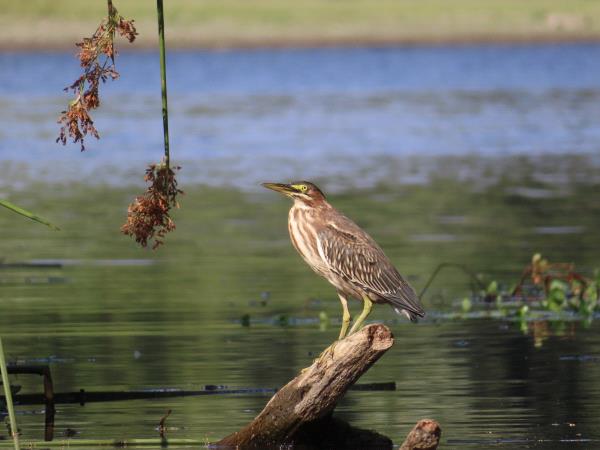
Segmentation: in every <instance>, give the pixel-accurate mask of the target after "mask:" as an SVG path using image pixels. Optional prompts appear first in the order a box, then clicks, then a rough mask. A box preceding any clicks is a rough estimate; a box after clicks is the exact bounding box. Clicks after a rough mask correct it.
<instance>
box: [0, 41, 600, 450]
mask: <svg viewBox="0 0 600 450" xmlns="http://www.w3.org/2000/svg"><path fill="white" fill-rule="evenodd" d="M599 61H600V46H598V45H564V46H535V47H530V46H516V47H515V46H486V47H461V48H444V47H439V48H400V49H368V50H366V49H344V50H337V49H328V50H294V51H292V50H278V51H250V52H237V51H229V52H174V53H172V54H170V57H169V77H170V78H169V80H170V94H171V119H172V127H171V131H172V151H173V155H174V156H175V158H176V159H177V160H178V162H180V163H181V164H182V166H183V169H182V172H181V181H182V187H183V188H184V190H185V191H186V195H185V196H184V197H183V198H182V199H181V209H180V210H179V211H176V212H175V220H176V223H177V230H176V232H175V233H173V234H172V235H171V236H169V237H168V238H167V245H166V246H165V247H164V248H162V249H161V250H159V251H158V252H151V251H147V250H141V249H139V248H137V247H136V246H135V244H134V243H132V242H131V241H130V240H128V239H127V238H126V237H124V236H122V235H120V234H119V232H118V230H119V226H120V225H121V223H122V222H123V221H124V216H125V211H126V207H127V204H128V203H129V202H130V201H131V199H132V198H133V196H134V195H136V194H139V193H140V192H141V189H142V182H141V175H142V173H143V167H144V165H145V164H146V163H148V162H153V161H156V160H158V159H159V158H160V154H161V150H160V146H161V142H162V138H161V120H160V116H159V111H160V105H159V101H158V64H157V57H156V55H154V54H150V53H148V54H144V53H139V54H123V55H122V58H121V59H120V60H119V62H118V64H119V68H120V70H121V73H122V79H121V80H119V81H118V82H116V83H111V84H109V85H107V86H106V98H105V100H104V104H103V106H102V108H101V110H100V111H98V113H97V115H96V117H97V125H98V128H99V129H100V131H101V133H102V136H103V137H102V140H101V141H99V142H94V141H91V140H90V141H89V147H88V150H87V151H86V152H85V153H83V154H80V153H79V150H78V148H76V147H73V146H71V147H67V148H62V147H59V146H56V145H55V144H54V143H53V139H54V137H55V135H56V134H57V127H56V124H55V123H54V121H55V118H56V114H57V112H58V111H60V110H61V109H62V108H63V107H64V104H65V102H66V97H65V96H64V95H61V93H60V89H61V88H62V87H63V86H64V85H66V84H67V82H68V80H70V79H71V78H75V76H76V72H77V67H76V63H74V60H73V58H72V56H71V55H67V54H2V55H0V62H1V63H2V66H3V67H5V68H10V70H3V71H2V72H1V73H0V118H1V120H2V124H3V125H2V127H1V128H0V160H1V161H2V164H1V165H0V197H1V198H9V199H10V200H11V201H13V202H15V203H17V204H19V205H22V206H24V207H27V208H31V209H33V210H35V211H36V212H38V213H40V214H43V215H44V216H46V217H48V218H50V219H51V220H52V221H53V222H55V223H57V224H58V225H60V227H61V229H62V231H61V232H51V231H49V230H47V229H46V228H44V227H41V226H39V225H38V224H34V223H32V222H28V221H24V220H23V219H21V218H19V217H17V216H16V215H11V214H10V213H7V212H6V213H4V212H1V213H0V226H1V229H2V239H1V240H0V259H1V260H2V261H3V262H5V263H15V262H33V263H48V262H55V263H58V264H60V265H61V267H60V268H48V267H46V268H31V267H29V268H27V267H25V268H24V267H11V268H9V267H3V268H1V269H0V329H1V330H2V331H1V333H2V336H3V340H4V346H5V348H6V351H7V353H8V357H9V359H10V360H11V361H13V362H18V363H21V364H26V363H29V364H44V363H47V364H50V367H51V369H52V373H53V376H54V381H55V385H56V390H57V391H78V390H79V389H86V390H88V391H93V390H120V389H121V390H132V389H146V388H165V387H166V388H180V389H197V388H202V387H203V386H205V385H209V384H210V385H224V386H229V387H257V388H277V387H279V386H282V385H283V384H284V383H286V382H287V381H288V380H289V379H290V378H291V377H293V376H294V375H295V374H296V373H297V372H298V370H300V369H301V368H303V367H305V366H307V365H308V364H310V363H311V361H312V360H313V358H314V357H315V356H316V355H317V354H318V353H319V352H320V351H321V350H322V349H323V348H324V347H326V346H327V345H329V343H330V342H331V341H332V340H333V339H334V338H335V337H336V336H337V333H338V327H339V319H340V315H341V314H340V306H339V301H338V300H337V298H336V295H335V292H334V290H333V289H332V288H331V287H330V286H329V285H328V284H327V283H326V282H324V281H322V280H320V279H319V278H318V277H317V276H316V275H314V274H313V273H312V272H311V271H310V270H309V269H308V268H307V267H305V265H304V263H303V262H302V261H301V260H300V258H299V257H298V256H297V255H296V254H295V253H294V251H293V249H292V248H291V245H290V243H289V239H288V237H287V231H286V217H287V208H288V206H289V204H288V203H287V201H286V200H285V199H282V198H279V197H278V196H277V195H276V194H274V193H272V192H267V191H265V192H261V191H260V189H259V187H258V182H259V181H280V180H286V179H288V178H293V179H298V178H307V179H313V180H315V181H318V182H319V184H320V185H321V186H322V187H323V188H324V190H325V191H326V192H328V193H330V199H331V201H332V203H333V204H334V205H336V206H337V207H339V208H340V209H341V210H342V211H344V212H345V213H346V214H347V215H349V216H350V217H352V218H353V219H355V220H356V221H357V222H358V223H359V224H360V225H361V226H363V227H364V228H365V229H367V230H368V231H369V233H371V234H372V235H373V236H374V237H375V238H376V239H377V241H378V242H380V244H381V245H382V247H383V248H384V249H385V250H386V252H387V254H388V255H389V256H390V258H391V259H392V260H393V261H394V263H395V264H396V265H397V266H398V267H399V268H400V270H401V272H402V273H403V274H404V275H405V276H406V277H407V278H408V279H409V280H410V282H411V283H412V284H413V285H414V286H415V287H416V288H417V290H420V289H421V288H422V287H423V286H424V285H425V283H426V281H427V279H428V277H429V275H430V274H431V273H432V272H433V271H434V270H435V268H436V267H437V265H438V264H440V263H442V262H454V263H460V264H463V265H465V266H467V267H469V268H470V269H471V270H472V271H473V272H475V273H476V274H478V275H479V276H480V278H481V280H482V282H484V283H487V282H489V281H491V280H498V281H500V282H501V283H502V284H504V285H505V286H508V285H510V284H511V283H514V282H515V281H516V280H517V279H518V278H519V275H520V273H521V270H522V268H523V267H524V265H525V264H527V262H528V261H529V260H530V258H531V255H532V254H533V253H535V252H541V253H542V254H543V255H545V256H547V257H548V258H550V259H551V260H552V261H559V262H560V261H572V262H575V263H576V264H577V267H578V268H579V270H581V271H582V272H583V273H584V274H586V275H591V274H592V272H593V269H594V268H595V267H599V266H600V263H599V259H598V250H599V249H600V240H599V237H598V233H597V230H598V229H600V203H599V202H598V195H597V192H598V188H599V187H600V175H598V174H599V172H598V165H599V161H598V157H597V150H598V142H599V141H598V137H599V128H598V121H597V117H600V111H599V110H598V108H599V107H598V105H599V104H600V102H598V99H599V98H600V63H599ZM470 293H471V290H470V280H469V277H468V276H467V275H465V274H464V273H462V272H460V271H458V270H452V269H448V270H447V271H444V272H442V273H441V274H440V276H439V277H438V278H437V279H436V280H435V281H434V283H433V284H432V285H431V287H430V289H429V290H428V292H427V295H426V296H425V298H424V303H425V307H426V309H427V311H428V312H429V317H428V319H427V320H425V321H422V322H421V323H419V324H418V325H412V324H409V323H406V322H405V321H403V320H402V318H399V317H395V316H394V315H393V314H391V310H390V309H388V308H387V307H385V306H383V307H377V308H375V311H374V313H373V314H372V316H371V319H372V320H373V321H385V322H386V323H387V324H388V325H389V326H390V327H391V328H392V330H393V332H394V334H395V336H396V345H395V346H394V347H393V348H392V349H391V350H390V351H389V352H388V353H387V354H386V355H385V356H384V357H383V358H382V359H381V361H380V362H378V364H377V365H376V366H374V367H373V368H372V369H371V370H370V371H369V372H368V373H367V374H366V375H365V376H364V378H363V379H362V381H363V382H382V381H395V382H396V383H397V386H398V389H397V391H394V392H350V393H348V395H347V396H346V397H345V399H344V400H343V401H342V402H341V404H340V405H339V407H338V408H337V410H336V411H337V412H336V414H337V415H338V416H339V417H341V418H343V419H345V420H348V421H349V422H351V423H352V424H353V425H355V426H358V427H363V428H368V429H374V430H376V431H378V432H380V433H382V434H385V435H387V436H389V437H391V438H392V439H393V440H394V442H395V443H400V442H401V441H402V440H403V438H404V436H405V435H406V433H407V432H408V431H409V429H410V428H411V427H412V426H413V425H414V423H415V422H416V421H417V420H418V419H420V418H423V417H431V418H435V419H436V420H438V421H439V422H440V423H441V425H442V428H443V442H444V444H445V447H446V448H485V447H489V446H492V445H496V446H498V447H500V448H506V449H512V448H523V447H524V446H529V447H534V448H547V449H553V448H560V447H561V446H565V447H566V446H568V445H572V441H573V440H575V441H579V442H581V444H580V445H581V446H582V447H584V448H591V447H594V446H597V445H598V441H599V440H600V433H599V432H598V431H597V430H598V428H597V423H596V422H597V417H598V412H599V411H600V408H599V406H600V405H599V403H600V395H599V394H600V393H599V392H598V389H599V388H600V385H599V384H598V382H597V380H598V379H600V373H599V371H600V366H599V365H598V361H599V360H600V341H599V338H598V331H599V330H598V320H593V321H592V322H591V324H584V323H582V322H580V321H579V320H577V317H572V316H567V317H565V318H566V319H568V320H566V321H547V322H540V323H536V324H531V325H530V329H529V331H528V333H527V334H524V333H523V332H522V331H521V330H520V329H519V327H518V325H517V324H516V323H514V322H513V321H511V320H510V319H511V318H510V317H508V318H506V319H495V318H491V311H493V310H494V306H493V305H491V306H489V307H488V306H485V305H479V306H478V307H477V308H476V314H474V316H476V317H479V318H473V315H471V316H469V315H463V316H461V315H460V314H454V313H456V312H457V311H460V306H459V305H460V301H461V300H462V299H463V298H464V297H465V296H467V295H470ZM352 308H353V309H354V311H356V312H357V311H358V309H359V305H358V304H356V303H354V304H353V305H352ZM488 310H489V312H490V314H488ZM245 315H247V316H246V317H249V319H250V326H249V327H245V326H243V325H242V322H243V321H242V318H243V317H244V316H245ZM319 317H322V319H319ZM14 381H15V383H17V384H21V385H23V391H25V392H32V391H34V392H39V391H40V390H41V380H39V379H38V378H37V377H31V376H24V375H21V376H17V377H15V378H14ZM267 399H268V395H264V394H262V395H258V394H253V395H214V396H205V397H194V398H176V399H162V400H139V401H128V402H111V403H89V404H86V405H85V406H80V405H59V406H58V410H57V415H56V430H55V436H56V437H57V438H59V437H61V436H62V435H63V434H64V433H67V430H75V432H76V433H77V434H76V438H102V439H106V438H144V437H157V436H158V432H157V431H156V426H157V424H158V421H159V420H160V418H161V417H162V416H163V415H164V414H165V412H166V411H167V410H168V409H171V410H172V411H173V413H172V415H171V416H170V417H169V419H168V421H167V424H168V425H169V426H170V427H171V428H172V429H171V430H169V432H168V435H169V436H170V437H173V438H178V437H179V438H194V439H205V440H206V441H207V442H210V441H216V440H218V439H219V438H221V437H223V436H225V435H226V434H228V433H230V432H232V431H235V430H237V429H239V428H240V427H241V426H242V425H244V424H245V423H246V422H247V421H249V420H250V419H251V418H253V417H254V416H255V415H256V414H257V412H258V411H260V409H261V408H262V407H263V406H264V404H265V402H266V401H267ZM42 409H43V408H42V407H41V406H40V407H29V406H23V407H19V408H18V412H19V416H18V420H19V423H20V425H21V428H22V430H23V436H24V438H25V439H29V438H36V439H40V438H42V437H43V424H44V422H43V414H42V412H43V411H42ZM5 435H6V432H5V431H4V430H0V436H5ZM569 442H571V443H569Z"/></svg>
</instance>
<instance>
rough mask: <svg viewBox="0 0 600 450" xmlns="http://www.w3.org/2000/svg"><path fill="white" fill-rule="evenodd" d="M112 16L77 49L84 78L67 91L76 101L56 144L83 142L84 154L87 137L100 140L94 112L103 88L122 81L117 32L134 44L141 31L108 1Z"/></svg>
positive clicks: (61, 121)
mask: <svg viewBox="0 0 600 450" xmlns="http://www.w3.org/2000/svg"><path fill="white" fill-rule="evenodd" d="M107 3H108V16H107V17H105V18H104V19H103V20H102V21H101V22H100V25H99V26H98V28H97V29H96V31H95V32H94V34H93V35H92V36H91V37H89V38H83V40H82V41H81V42H78V43H76V44H75V45H76V46H77V47H79V54H78V55H77V56H78V58H79V62H80V64H81V67H82V68H83V74H82V75H81V76H79V78H77V79H76V80H75V81H74V82H73V83H72V84H71V85H70V86H67V87H66V88H65V89H64V90H65V91H67V92H68V91H72V93H73V95H74V96H75V98H74V99H73V100H71V102H69V106H68V108H67V109H66V110H65V111H62V112H61V115H60V117H59V119H58V123H59V124H61V127H60V133H59V135H58V137H57V138H56V142H61V143H62V144H63V145H66V143H67V140H69V139H72V140H73V143H77V142H79V145H80V146H81V151H84V150H85V143H84V140H85V137H86V136H87V135H88V134H90V135H92V136H93V137H95V138H96V139H99V138H100V134H99V133H98V130H97V129H96V127H95V126H94V121H93V120H92V117H91V116H90V111H91V110H93V109H96V108H98V107H99V106H100V94H99V89H100V84H101V83H105V82H106V81H107V80H109V79H111V80H115V79H117V78H118V77H119V72H117V70H116V67H115V56H116V54H117V52H116V50H115V46H114V38H115V34H116V32H118V33H119V34H120V35H121V36H123V37H125V38H126V39H127V40H128V41H129V42H130V43H131V42H133V41H134V40H135V37H136V36H137V34H138V33H137V31H136V29H135V26H134V24H133V22H134V21H133V20H128V19H125V18H124V17H123V16H121V15H120V14H119V13H118V11H117V9H116V8H115V7H114V6H113V4H112V1H111V0H108V2H107Z"/></svg>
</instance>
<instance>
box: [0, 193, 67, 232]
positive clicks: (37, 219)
mask: <svg viewBox="0 0 600 450" xmlns="http://www.w3.org/2000/svg"><path fill="white" fill-rule="evenodd" d="M0 206H4V207H5V208H7V209H9V210H10V211H12V212H14V213H17V214H19V215H21V216H23V217H27V218H28V219H31V220H33V221H34V222H38V223H41V224H43V225H46V226H48V227H50V228H52V229H54V230H59V229H60V228H58V227H57V226H56V225H54V224H52V223H51V222H49V221H48V220H46V219H44V218H43V217H40V216H38V215H37V214H34V213H32V212H31V211H27V210H26V209H23V208H21V207H19V206H17V205H15V204H13V203H11V202H9V201H7V200H2V199H0Z"/></svg>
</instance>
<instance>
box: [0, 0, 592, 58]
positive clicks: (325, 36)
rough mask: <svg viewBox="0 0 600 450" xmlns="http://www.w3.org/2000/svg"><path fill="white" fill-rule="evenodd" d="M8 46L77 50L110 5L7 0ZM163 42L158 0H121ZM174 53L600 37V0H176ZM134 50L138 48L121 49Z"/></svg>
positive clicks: (3, 32) (0, 30)
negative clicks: (157, 17)
mask: <svg viewBox="0 0 600 450" xmlns="http://www.w3.org/2000/svg"><path fill="white" fill-rule="evenodd" d="M0 5H1V6H2V11H3V13H2V16H1V17H0V50H2V51H39V50H70V49H73V50H74V49H75V46H74V43H75V42H78V41H80V40H81V38H82V37H84V36H87V35H89V34H90V30H94V29H95V28H96V27H97V25H98V23H99V22H100V20H101V19H102V18H103V17H104V16H106V3H105V2H102V1H97V2H81V1H78V0H56V1H52V2H48V1H46V0H28V1H27V2H14V1H11V0H0ZM115 6H116V7H117V8H118V10H119V12H120V13H121V14H122V15H123V16H125V17H127V18H133V19H135V24H136V28H137V29H138V31H139V33H140V35H139V38H138V39H137V40H136V45H135V46H132V49H140V50H145V49H150V48H156V45H157V37H156V24H155V17H154V14H155V11H154V9H153V8H154V6H155V5H154V3H153V2H148V1H143V0H118V1H116V2H115ZM165 17H167V19H168V22H169V27H168V29H167V40H168V44H169V47H170V48H172V49H195V48H198V49H229V48H242V49H243V48H249V49H251V48H279V47H281V48H294V47H299V48H302V47H327V46H346V47H353V46H395V45H465V44H479V43H482V44H484V43H552V42H557V43H560V42H586V41H600V20H598V17H600V2H589V1H586V0H528V1H527V2H523V1H522V0H480V1H477V0H453V1H452V2H448V1H447V0H423V1H419V2H416V1H406V0H405V1H398V0H377V1H375V0H344V1H336V0H334V1H332V0H303V1H299V2H291V1H289V0H257V1H255V2H248V1H247V0H203V1H198V0H196V1H192V0H170V1H169V2H168V3H167V4H166V5H165ZM120 47H121V49H123V50H124V49H126V48H127V50H129V46H120Z"/></svg>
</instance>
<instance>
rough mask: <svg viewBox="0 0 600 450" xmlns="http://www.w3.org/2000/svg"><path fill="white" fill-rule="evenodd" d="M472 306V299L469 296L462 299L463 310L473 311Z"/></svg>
mask: <svg viewBox="0 0 600 450" xmlns="http://www.w3.org/2000/svg"><path fill="white" fill-rule="evenodd" d="M471 306H472V304H471V299H470V298H469V297H465V298H463V299H462V302H461V307H462V310H463V312H469V311H471Z"/></svg>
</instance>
